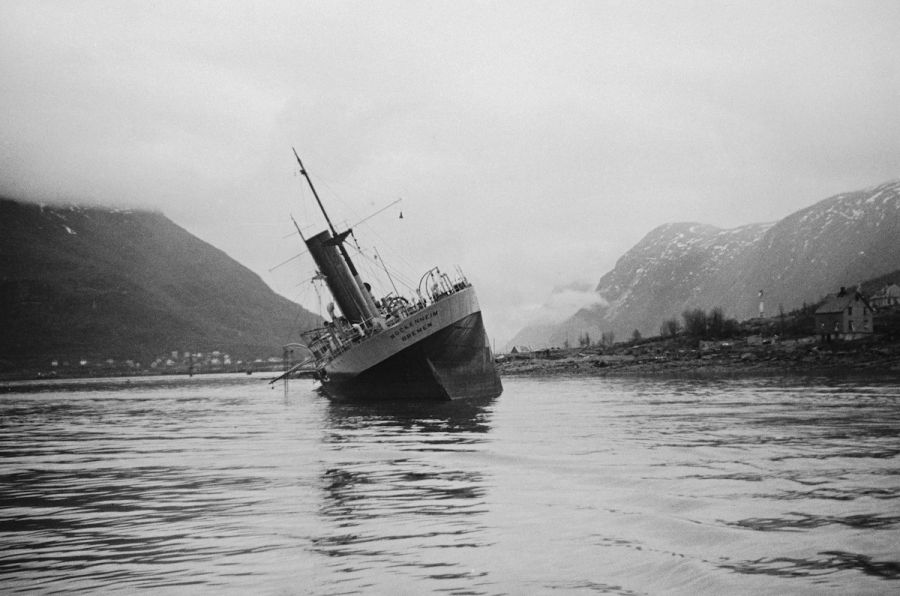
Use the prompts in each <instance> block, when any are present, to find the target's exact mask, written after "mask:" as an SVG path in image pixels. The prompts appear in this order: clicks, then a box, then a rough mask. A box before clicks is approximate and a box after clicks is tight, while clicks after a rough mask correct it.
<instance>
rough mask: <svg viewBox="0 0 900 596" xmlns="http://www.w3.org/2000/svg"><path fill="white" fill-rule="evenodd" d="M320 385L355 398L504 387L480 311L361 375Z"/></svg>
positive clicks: (479, 393)
mask: <svg viewBox="0 0 900 596" xmlns="http://www.w3.org/2000/svg"><path fill="white" fill-rule="evenodd" d="M322 388H323V390H324V391H325V392H326V393H327V394H328V395H329V396H331V397H333V398H337V399H347V400H354V401H368V400H451V399H464V398H488V397H496V396H498V395H500V393H502V391H503V386H502V384H501V382H500V375H499V374H498V373H497V370H496V368H495V366H494V360H493V355H492V354H491V349H490V346H489V345H488V342H487V336H486V334H485V331H484V324H483V322H482V319H481V313H480V312H475V313H473V314H470V315H468V316H466V317H465V318H463V319H460V320H459V321H456V322H455V323H453V324H451V325H448V326H447V327H446V328H444V329H441V330H440V331H438V332H437V333H435V334H433V335H430V336H429V337H426V338H425V339H422V340H420V341H418V342H416V343H414V344H413V345H411V346H409V347H407V348H404V349H403V350H401V351H399V352H397V353H396V354H394V355H392V356H391V357H389V358H387V359H386V360H384V361H382V362H380V363H378V364H377V365H375V366H372V367H371V368H369V369H367V370H365V371H363V372H361V373H358V374H355V375H349V374H332V375H329V376H326V377H325V378H323V379H322Z"/></svg>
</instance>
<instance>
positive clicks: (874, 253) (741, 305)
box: [511, 181, 900, 346]
mask: <svg viewBox="0 0 900 596" xmlns="http://www.w3.org/2000/svg"><path fill="white" fill-rule="evenodd" d="M898 238H900V181H894V182H889V183H886V184H882V185H879V186H876V187H873V188H870V189H866V190H862V191H857V192H849V193H844V194H840V195H837V196H834V197H831V198H828V199H825V200H823V201H820V202H818V203H816V204H815V205H812V206H811V207H808V208H806V209H802V210H800V211H797V212H796V213H793V214H791V215H789V216H788V217H786V218H784V219H783V220H781V221H779V222H776V223H768V224H751V225H746V226H741V227H739V228H734V229H731V230H723V229H720V228H717V227H715V226H711V225H705V224H699V223H672V224H665V225H662V226H660V227H658V228H656V229H654V230H653V231H651V232H650V233H649V234H647V236H645V237H644V238H643V239H642V240H641V241H640V242H638V244H636V245H635V246H634V247H633V248H632V249H631V250H629V251H628V252H627V253H625V254H624V255H623V256H622V257H621V258H620V259H619V260H618V261H617V262H616V266H615V267H614V268H613V270H612V271H609V272H608V273H606V274H605V275H604V276H603V277H602V278H601V279H600V282H599V283H598V285H597V287H596V288H595V293H596V300H595V304H594V305H592V306H588V307H585V308H583V309H581V310H580V311H578V312H577V313H576V314H574V315H573V316H572V317H570V318H569V319H567V320H566V321H564V322H562V323H560V324H558V325H555V326H554V327H553V328H552V329H551V330H540V329H536V328H534V327H526V328H525V329H523V330H522V331H520V332H519V334H517V335H516V337H515V338H513V340H512V342H511V344H518V343H522V342H520V339H519V338H520V337H528V338H529V339H530V340H531V343H532V344H533V345H547V346H554V345H558V346H561V345H563V343H564V342H565V341H566V340H567V339H568V340H569V342H570V344H573V345H577V340H578V337H579V336H580V335H581V334H583V333H585V332H587V333H589V334H590V335H591V337H592V338H599V337H600V334H601V333H604V332H607V333H608V332H613V333H614V334H615V336H616V338H617V339H628V338H630V337H631V335H632V333H633V332H634V330H638V331H639V332H640V333H641V334H642V335H645V336H646V335H656V334H657V333H658V332H659V328H660V325H661V323H662V321H664V320H666V319H671V318H678V319H679V320H680V317H681V313H682V312H684V311H685V310H686V309H693V308H702V309H704V310H709V309H712V308H714V307H721V308H722V309H723V310H724V312H725V315H726V316H728V317H733V318H736V319H739V320H740V319H746V318H750V317H753V316H757V315H758V313H759V303H760V298H759V292H760V290H762V292H763V303H764V307H765V314H767V315H772V314H776V313H777V312H778V311H779V309H780V308H783V309H784V310H785V311H789V310H791V309H794V308H796V307H798V306H801V305H802V304H803V303H804V302H809V303H812V302H815V301H817V300H819V299H820V298H821V297H822V296H824V295H825V294H827V293H829V292H833V291H835V290H836V289H838V288H839V287H840V286H851V285H856V284H857V283H859V282H862V281H864V280H867V279H870V278H874V277H877V276H879V275H884V274H886V273H888V272H890V271H893V270H895V269H897V268H898V267H900V244H898V240H897V239H898ZM538 335H541V337H542V339H543V341H542V342H541V341H538V340H537V339H536V336H538Z"/></svg>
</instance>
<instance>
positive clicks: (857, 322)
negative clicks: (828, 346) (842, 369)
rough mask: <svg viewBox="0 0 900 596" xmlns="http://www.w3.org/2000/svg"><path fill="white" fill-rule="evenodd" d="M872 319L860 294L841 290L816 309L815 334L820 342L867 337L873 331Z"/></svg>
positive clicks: (867, 305)
mask: <svg viewBox="0 0 900 596" xmlns="http://www.w3.org/2000/svg"><path fill="white" fill-rule="evenodd" d="M873 318H874V317H873V313H872V307H871V306H869V303H868V302H867V301H866V299H865V298H864V297H863V296H862V294H860V293H859V292H856V291H848V290H847V289H845V288H841V291H840V292H838V293H837V294H829V295H828V296H827V297H826V298H825V302H823V303H822V306H820V307H819V308H817V309H816V312H815V324H816V334H817V335H819V337H820V338H821V339H822V341H831V340H834V339H859V338H862V337H867V336H869V335H871V334H872V333H873V331H874V324H873Z"/></svg>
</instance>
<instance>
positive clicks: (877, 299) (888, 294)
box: [869, 284, 900, 308]
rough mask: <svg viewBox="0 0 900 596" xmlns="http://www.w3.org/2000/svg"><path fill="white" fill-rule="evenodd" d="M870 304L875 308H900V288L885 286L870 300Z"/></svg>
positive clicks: (894, 285)
mask: <svg viewBox="0 0 900 596" xmlns="http://www.w3.org/2000/svg"><path fill="white" fill-rule="evenodd" d="M869 304H871V305H872V306H873V307H874V308H890V307H892V306H900V286H898V285H897V284H891V285H889V286H884V287H883V288H881V289H880V290H878V291H877V292H875V293H874V294H872V297H871V298H869Z"/></svg>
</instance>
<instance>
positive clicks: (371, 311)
mask: <svg viewBox="0 0 900 596" xmlns="http://www.w3.org/2000/svg"><path fill="white" fill-rule="evenodd" d="M291 150H292V151H293V152H294V157H296V158H297V163H298V164H300V173H301V174H303V177H304V178H306V183H307V184H309V189H310V190H311V191H312V193H313V196H314V197H315V198H316V203H318V204H319V209H320V210H321V211H322V215H324V216H325V221H326V222H327V223H328V228H329V229H330V230H331V235H332V238H331V241H330V242H333V243H334V244H335V245H336V246H337V248H338V250H339V251H340V253H341V257H343V259H344V262H345V263H347V268H348V269H349V270H350V275H352V276H353V279H354V281H355V282H356V285H357V286H358V287H359V291H360V294H362V298H363V301H364V303H365V308H364V309H363V314H364V315H365V316H364V318H365V319H374V318H376V317H378V316H379V315H378V307H377V306H375V299H374V298H372V294H371V293H370V292H369V289H368V288H366V285H365V283H363V281H362V279H361V278H360V277H359V271H357V270H356V266H355V265H354V264H353V260H352V259H351V258H350V253H348V252H347V247H345V246H344V240H345V239H346V238H347V236H348V235H349V234H350V232H351V230H347V231H346V232H343V233H340V234H339V233H338V231H337V230H336V229H335V227H334V224H333V223H331V218H330V217H328V212H327V211H326V210H325V205H323V204H322V199H320V198H319V193H317V192H316V187H315V186H313V183H312V180H310V178H309V174H307V173H306V168H305V167H303V161H302V160H301V159H300V156H299V155H298V154H297V150H296V149H295V148H293V147H291ZM326 281H327V280H326ZM329 287H330V286H329ZM334 293H335V292H334V290H333V288H332V294H334Z"/></svg>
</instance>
